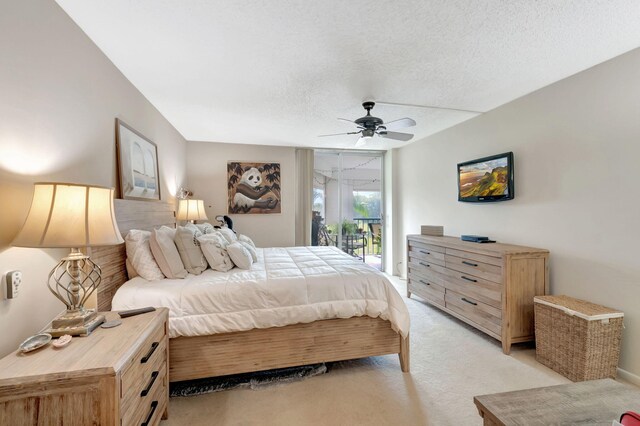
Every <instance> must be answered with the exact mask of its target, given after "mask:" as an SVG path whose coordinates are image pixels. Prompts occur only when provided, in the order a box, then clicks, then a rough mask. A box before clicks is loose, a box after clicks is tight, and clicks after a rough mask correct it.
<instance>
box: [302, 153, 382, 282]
mask: <svg viewBox="0 0 640 426" xmlns="http://www.w3.org/2000/svg"><path fill="white" fill-rule="evenodd" d="M382 156H383V154H382V153H378V152H375V153H368V152H359V151H358V152H350V151H339V152H336V151H322V150H316V151H315V156H314V157H315V158H314V164H315V165H314V177H313V224H312V238H311V239H312V244H313V245H333V246H336V247H339V248H340V249H341V250H343V251H344V252H345V253H348V254H349V255H351V256H353V257H355V258H358V259H360V260H362V261H363V262H366V263H368V264H370V265H372V266H374V267H376V268H377V269H380V270H382V265H383V262H382V244H383V239H382V218H383V217H384V216H383V211H382V206H383V200H382V199H383V193H382V188H383V186H382V176H383V171H382V166H383V161H382V158H383V157H382Z"/></svg>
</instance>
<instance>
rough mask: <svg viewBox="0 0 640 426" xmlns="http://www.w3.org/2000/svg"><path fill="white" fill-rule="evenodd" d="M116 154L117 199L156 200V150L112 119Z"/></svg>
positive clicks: (142, 138) (157, 192)
mask: <svg viewBox="0 0 640 426" xmlns="http://www.w3.org/2000/svg"><path fill="white" fill-rule="evenodd" d="M116 152H117V161H118V179H119V182H120V197H121V198H125V199H129V200H160V173H159V170H158V147H157V146H156V144H155V143H153V142H151V141H150V140H149V139H147V138H146V137H145V136H144V135H142V134H141V133H140V132H138V131H136V130H135V129H133V128H132V127H130V126H128V125H127V124H126V123H124V122H123V121H122V120H120V119H116Z"/></svg>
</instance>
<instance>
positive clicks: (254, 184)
mask: <svg viewBox="0 0 640 426" xmlns="http://www.w3.org/2000/svg"><path fill="white" fill-rule="evenodd" d="M227 188H228V191H229V201H228V212H229V214H274V213H281V212H282V198H281V192H280V163H244V162H239V161H229V162H228V163H227Z"/></svg>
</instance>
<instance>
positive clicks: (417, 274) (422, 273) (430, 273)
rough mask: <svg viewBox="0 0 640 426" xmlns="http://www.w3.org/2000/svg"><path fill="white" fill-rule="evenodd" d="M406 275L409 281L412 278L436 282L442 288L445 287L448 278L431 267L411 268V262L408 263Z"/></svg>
mask: <svg viewBox="0 0 640 426" xmlns="http://www.w3.org/2000/svg"><path fill="white" fill-rule="evenodd" d="M408 276H409V281H411V279H413V278H417V279H423V280H426V281H429V282H431V283H434V284H438V285H439V286H440V287H443V288H447V282H448V281H449V280H450V278H449V277H448V276H447V275H445V274H441V273H439V272H436V271H435V270H432V269H431V268H421V269H419V268H413V267H412V266H411V264H409V275H408Z"/></svg>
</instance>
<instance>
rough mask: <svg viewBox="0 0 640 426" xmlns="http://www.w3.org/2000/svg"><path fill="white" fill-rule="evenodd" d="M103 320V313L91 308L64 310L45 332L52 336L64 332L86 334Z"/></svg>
mask: <svg viewBox="0 0 640 426" xmlns="http://www.w3.org/2000/svg"><path fill="white" fill-rule="evenodd" d="M104 321H105V317H104V315H97V314H96V311H94V310H93V309H89V310H82V311H77V312H65V313H64V314H62V315H60V316H59V317H58V318H56V319H54V320H53V321H52V322H51V329H49V330H47V331H46V332H47V333H49V334H51V335H52V336H53V337H60V336H63V335H65V334H69V335H71V336H88V335H89V334H91V332H92V331H93V330H95V329H96V328H97V327H98V326H99V325H100V324H102V323H103V322H104Z"/></svg>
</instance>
